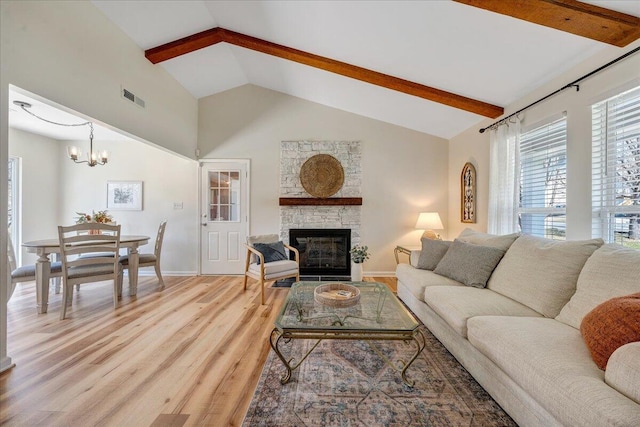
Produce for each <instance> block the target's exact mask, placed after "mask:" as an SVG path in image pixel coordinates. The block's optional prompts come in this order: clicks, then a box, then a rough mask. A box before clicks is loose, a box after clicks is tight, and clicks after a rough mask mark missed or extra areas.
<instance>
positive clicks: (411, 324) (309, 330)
mask: <svg viewBox="0 0 640 427" xmlns="http://www.w3.org/2000/svg"><path fill="white" fill-rule="evenodd" d="M327 283H331V282H296V283H294V284H293V285H292V286H291V290H290V291H289V295H287V299H286V301H285V303H284V306H283V307H282V310H280V313H279V314H278V317H277V319H276V321H275V328H274V329H273V331H272V332H271V337H270V342H271V348H273V351H275V353H276V354H277V355H278V357H279V358H280V360H281V361H282V363H283V364H284V366H285V368H286V372H285V373H284V374H283V375H282V377H281V379H280V381H281V383H282V384H286V383H287V382H288V381H289V380H290V379H291V373H292V372H293V371H294V370H296V369H297V368H298V367H299V366H300V365H301V364H302V362H304V360H305V359H306V358H307V356H309V354H311V352H312V351H313V350H314V349H315V348H316V347H317V346H318V344H320V342H321V341H323V340H328V339H332V340H362V341H366V342H367V343H368V344H369V346H370V347H371V349H372V350H373V351H375V352H376V353H377V354H378V355H379V356H380V357H381V358H382V359H383V360H384V361H385V362H386V363H387V364H388V365H389V366H391V367H392V368H393V369H395V370H396V371H398V372H400V374H401V376H402V380H403V382H404V383H405V384H407V385H408V386H410V387H412V386H413V384H414V382H413V381H409V380H408V379H407V376H406V374H407V369H408V368H409V367H410V366H411V364H412V363H413V361H414V360H415V359H416V358H417V357H418V355H419V354H420V353H421V352H422V350H423V349H424V347H425V343H426V341H425V337H424V335H423V334H422V332H421V331H420V329H419V328H418V326H419V325H420V324H419V323H418V321H417V320H416V318H415V317H414V316H413V314H411V312H410V311H409V310H407V308H406V307H405V306H404V305H403V304H402V303H401V302H400V300H398V298H397V297H396V296H395V295H394V294H393V293H392V292H391V291H390V290H389V288H388V287H387V286H385V285H383V284H380V283H375V282H346V284H349V285H353V286H356V287H357V288H358V289H359V291H360V300H359V301H358V303H357V304H355V305H353V306H351V307H342V308H338V307H332V306H328V305H324V304H322V303H319V302H317V301H316V300H315V299H314V290H315V288H316V287H317V286H320V285H323V284H327ZM333 283H335V282H333ZM295 339H309V340H316V343H315V344H313V345H312V346H311V349H310V350H309V351H308V352H307V353H306V354H305V355H303V356H302V357H301V358H300V360H295V359H294V358H289V359H287V358H286V357H285V356H284V355H283V354H282V351H281V348H280V343H281V341H283V340H284V342H289V341H291V340H295ZM385 340H396V341H406V342H408V343H411V344H412V345H413V346H415V352H414V354H413V356H412V357H411V359H409V360H408V361H405V360H399V361H397V362H396V363H393V361H391V360H389V359H388V358H387V357H386V356H385V355H384V354H382V352H381V351H380V350H379V349H378V347H376V345H375V342H374V341H385Z"/></svg>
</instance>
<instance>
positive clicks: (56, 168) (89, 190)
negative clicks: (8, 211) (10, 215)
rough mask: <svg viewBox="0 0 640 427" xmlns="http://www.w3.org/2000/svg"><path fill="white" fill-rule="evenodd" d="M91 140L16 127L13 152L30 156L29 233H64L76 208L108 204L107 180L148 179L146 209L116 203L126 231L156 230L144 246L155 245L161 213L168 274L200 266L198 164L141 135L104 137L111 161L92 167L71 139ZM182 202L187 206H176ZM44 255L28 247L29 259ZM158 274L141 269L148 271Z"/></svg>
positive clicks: (25, 163) (25, 190)
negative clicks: (70, 150) (74, 152)
mask: <svg viewBox="0 0 640 427" xmlns="http://www.w3.org/2000/svg"><path fill="white" fill-rule="evenodd" d="M86 143H87V142H86V141H74V142H65V141H56V140H53V139H49V138H46V137H43V136H40V135H34V134H32V133H28V132H23V131H20V130H16V129H10V132H9V154H10V155H14V156H18V157H20V158H21V159H22V162H21V163H22V194H23V200H22V207H23V209H22V229H23V236H22V241H28V240H36V239H46V238H56V237H57V228H56V227H57V226H58V225H70V224H73V222H74V219H75V218H76V217H77V215H76V212H87V213H91V212H92V211H98V210H103V209H106V208H107V188H106V185H107V181H143V210H142V211H123V210H120V211H119V210H110V211H109V213H110V214H111V215H112V216H113V217H114V220H115V221H116V222H117V223H118V224H120V225H121V226H122V233H123V234H142V235H147V236H151V237H152V239H151V241H150V242H149V244H148V245H146V246H142V247H141V248H140V252H148V253H152V252H153V245H154V238H155V236H156V234H157V230H158V225H159V224H160V221H162V220H165V219H166V220H167V221H168V222H167V229H166V231H165V235H164V243H163V248H162V270H163V272H165V273H166V274H195V272H196V270H197V257H198V254H197V249H198V247H197V241H198V236H197V230H198V228H197V225H196V224H197V206H198V188H197V185H198V181H197V174H198V164H197V163H196V162H195V161H193V160H187V159H184V158H182V157H178V156H176V155H173V154H170V153H167V152H165V151H163V150H160V149H158V148H155V147H151V146H148V145H146V144H143V143H141V142H137V141H101V142H100V144H99V147H100V148H108V149H109V151H110V161H109V163H108V164H107V165H105V166H96V167H93V168H90V167H89V166H87V165H86V164H75V163H73V162H71V161H70V160H69V159H68V158H67V156H66V147H67V145H81V146H82V145H83V144H86ZM174 202H180V203H182V204H183V208H182V209H179V210H176V209H174V208H173V205H174ZM36 259H37V257H36V256H35V255H34V254H27V253H26V251H25V250H24V249H23V264H29V263H31V264H33V263H35V261H36ZM146 273H148V274H155V273H153V272H152V271H149V272H147V271H146V270H143V271H141V274H146Z"/></svg>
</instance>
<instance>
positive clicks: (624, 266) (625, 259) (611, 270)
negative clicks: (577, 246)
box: [556, 244, 640, 329]
mask: <svg viewBox="0 0 640 427" xmlns="http://www.w3.org/2000/svg"><path fill="white" fill-rule="evenodd" d="M636 292H640V251H639V250H637V249H629V248H625V247H622V246H620V245H613V244H608V245H604V246H602V247H601V248H600V249H598V250H597V251H595V252H594V253H593V255H591V257H590V258H589V259H588V260H587V262H586V263H585V265H584V267H583V268H582V271H581V272H580V277H578V284H577V286H576V292H575V294H574V295H573V296H572V297H571V299H570V300H569V302H568V303H567V304H566V305H565V306H564V307H562V311H560V314H559V315H558V316H557V317H556V320H559V321H560V322H562V323H566V324H567V325H569V326H573V327H574V328H576V329H579V328H580V323H581V322H582V319H583V318H584V316H586V314H587V313H588V312H590V311H591V310H593V309H594V308H595V307H596V306H597V305H598V304H601V303H603V302H605V301H607V300H609V299H611V298H615V297H619V296H623V295H629V294H633V293H636Z"/></svg>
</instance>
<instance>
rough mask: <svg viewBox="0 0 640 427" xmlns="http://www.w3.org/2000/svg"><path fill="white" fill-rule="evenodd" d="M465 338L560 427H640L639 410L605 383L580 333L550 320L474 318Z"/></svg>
mask: <svg viewBox="0 0 640 427" xmlns="http://www.w3.org/2000/svg"><path fill="white" fill-rule="evenodd" d="M467 327H468V332H467V334H468V337H469V341H470V342H471V344H473V345H474V346H475V347H476V348H477V349H478V350H479V351H480V352H482V353H483V354H484V355H485V356H487V357H488V358H489V359H490V360H492V361H493V362H494V363H496V364H497V365H498V366H499V367H500V368H501V369H502V370H503V371H504V372H505V373H506V374H507V375H509V376H510V377H511V379H513V380H514V381H515V382H516V383H517V384H518V385H520V386H521V387H522V388H524V389H525V390H527V391H528V392H529V393H530V395H531V398H532V399H533V400H535V401H537V402H539V403H540V404H541V405H542V406H544V407H545V408H546V409H547V410H548V411H549V412H550V413H551V414H552V415H553V416H554V417H555V418H556V419H557V420H558V421H559V423H560V424H562V425H567V426H632V425H640V405H638V404H636V403H634V402H633V401H632V400H631V399H627V398H625V397H624V396H623V395H621V394H620V393H619V392H618V391H616V390H615V389H613V388H611V387H609V386H608V385H607V384H606V383H605V382H604V372H602V371H601V370H600V369H598V367H597V366H596V365H595V363H593V360H592V359H591V356H590V355H589V351H588V350H587V347H586V346H585V344H584V341H583V340H582V337H581V336H580V332H579V331H578V330H577V329H575V328H572V327H571V326H568V325H565V324H564V323H561V322H558V321H556V320H554V319H545V318H531V317H503V316H478V317H473V318H471V319H469V321H468V322H467Z"/></svg>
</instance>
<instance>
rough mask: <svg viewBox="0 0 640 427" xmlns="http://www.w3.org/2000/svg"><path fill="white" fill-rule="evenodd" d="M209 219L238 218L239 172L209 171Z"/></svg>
mask: <svg viewBox="0 0 640 427" xmlns="http://www.w3.org/2000/svg"><path fill="white" fill-rule="evenodd" d="M209 197H210V199H209V221H228V222H238V221H239V220H240V172H239V171H215V172H213V171H211V172H209Z"/></svg>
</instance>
